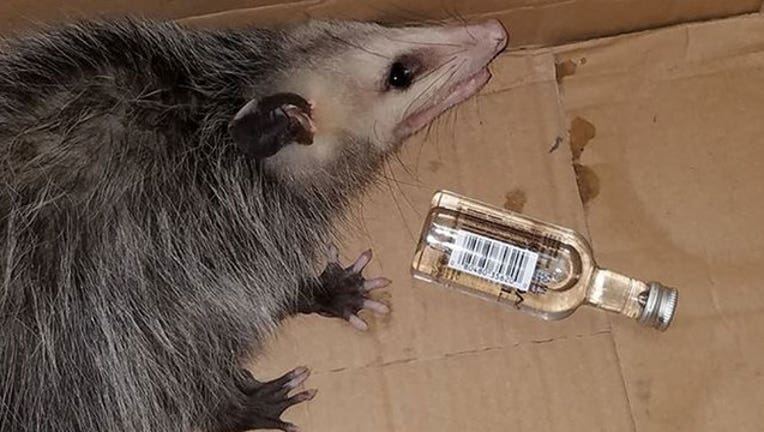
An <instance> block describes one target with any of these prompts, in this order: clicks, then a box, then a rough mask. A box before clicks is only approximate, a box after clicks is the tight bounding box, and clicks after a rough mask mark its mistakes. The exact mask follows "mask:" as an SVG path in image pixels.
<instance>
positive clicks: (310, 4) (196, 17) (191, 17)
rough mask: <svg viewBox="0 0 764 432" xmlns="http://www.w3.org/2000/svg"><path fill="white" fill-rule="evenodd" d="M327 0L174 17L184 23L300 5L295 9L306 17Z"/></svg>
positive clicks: (308, 0) (309, 0)
mask: <svg viewBox="0 0 764 432" xmlns="http://www.w3.org/2000/svg"><path fill="white" fill-rule="evenodd" d="M324 2H325V0H303V1H296V2H293V3H274V4H270V5H265V6H255V7H245V8H234V9H226V10H222V11H218V12H210V13H206V14H201V15H187V16H183V17H179V18H176V19H174V21H176V22H179V23H183V22H189V21H196V20H200V19H207V18H214V17H224V16H227V15H231V14H238V13H242V12H249V11H252V12H255V11H267V10H278V9H287V10H288V9H291V8H295V7H299V9H298V10H296V11H295V13H304V14H305V15H306V17H310V16H309V15H308V14H307V11H308V10H309V9H310V8H313V7H316V6H317V5H319V4H321V3H324Z"/></svg>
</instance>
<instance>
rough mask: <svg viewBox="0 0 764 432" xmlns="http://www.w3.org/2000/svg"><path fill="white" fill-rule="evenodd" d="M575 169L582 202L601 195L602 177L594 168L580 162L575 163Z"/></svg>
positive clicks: (584, 202)
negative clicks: (600, 177)
mask: <svg viewBox="0 0 764 432" xmlns="http://www.w3.org/2000/svg"><path fill="white" fill-rule="evenodd" d="M573 170H574V171H575V173H576V184H577V185H578V194H579V195H580V196H581V202H582V203H583V204H586V203H588V202H589V201H591V200H592V199H594V198H596V197H597V195H599V193H600V179H599V177H598V176H597V173H595V172H594V170H593V169H591V168H589V167H588V166H585V165H581V164H580V163H574V164H573Z"/></svg>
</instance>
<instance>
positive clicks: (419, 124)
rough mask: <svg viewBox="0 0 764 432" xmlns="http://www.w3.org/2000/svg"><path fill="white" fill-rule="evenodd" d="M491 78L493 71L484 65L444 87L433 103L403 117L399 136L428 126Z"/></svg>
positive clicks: (405, 135)
mask: <svg viewBox="0 0 764 432" xmlns="http://www.w3.org/2000/svg"><path fill="white" fill-rule="evenodd" d="M490 79H491V72H489V71H488V67H484V68H481V69H480V70H478V71H477V72H475V73H474V74H472V75H470V76H469V77H467V78H466V79H464V80H462V81H459V82H457V83H456V84H453V85H452V86H450V87H446V88H444V89H443V90H442V91H441V92H438V93H437V94H436V95H435V96H434V97H433V100H432V102H431V103H429V104H427V105H426V106H425V107H424V108H422V109H420V110H418V111H416V112H414V113H413V114H411V115H409V116H408V117H406V118H405V119H403V121H402V122H401V123H400V124H399V125H398V128H397V131H398V135H399V137H400V138H406V137H407V136H409V135H412V134H414V133H415V132H417V131H418V130H420V129H422V128H423V127H425V126H427V124H428V123H430V122H432V121H433V120H435V118H437V117H438V116H439V115H440V114H442V113H444V112H445V111H447V110H448V109H449V108H451V107H453V106H455V105H458V104H460V103H462V102H464V101H465V100H467V99H469V98H470V97H471V96H473V95H474V94H476V93H477V92H478V91H480V89H482V88H483V86H485V85H486V83H487V82H488V80H490Z"/></svg>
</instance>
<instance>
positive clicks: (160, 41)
mask: <svg viewBox="0 0 764 432" xmlns="http://www.w3.org/2000/svg"><path fill="white" fill-rule="evenodd" d="M321 25H323V26H331V25H337V24H328V23H327V24H314V26H316V28H320V26H321ZM340 30H341V29H340ZM301 32H302V33H301V34H300V36H299V38H298V37H295V36H294V35H293V34H290V33H288V32H287V31H281V30H251V31H246V32H225V33H223V32H202V31H187V30H183V29H181V28H179V27H177V26H175V25H172V24H155V23H148V22H142V21H135V20H121V21H112V22H108V23H81V24H78V25H72V26H68V27H66V28H63V29H59V30H50V31H47V32H45V33H43V34H39V35H35V36H31V37H26V38H20V39H17V40H8V41H6V42H5V44H4V45H3V46H2V48H0V50H1V52H0V329H2V335H1V337H0V367H1V368H2V369H0V404H1V405H0V414H2V416H1V417H0V431H1V432H37V431H46V432H47V431H51V432H53V431H60V432H78V431H127V432H131V431H154V432H169V431H190V430H192V429H194V428H199V427H202V428H204V427H205V425H207V424H212V423H213V419H214V416H215V411H214V407H216V406H218V404H220V403H223V402H224V401H225V399H226V395H228V394H230V393H231V392H232V391H234V390H232V388H231V387H232V380H231V378H230V376H229V374H230V373H233V369H234V368H235V365H236V364H237V361H238V360H239V359H240V358H242V356H246V355H248V354H251V353H253V352H257V350H258V347H259V341H261V340H262V338H263V337H265V336H267V335H268V333H269V332H271V330H273V329H274V327H275V325H276V324H277V322H278V320H279V319H280V317H282V316H284V315H285V313H286V311H289V310H291V309H292V308H293V305H292V303H294V302H295V301H296V298H297V290H298V287H299V286H300V285H301V284H303V283H305V282H306V281H305V280H301V279H304V278H306V277H311V276H310V275H314V274H315V269H314V268H313V266H314V265H315V264H314V263H315V262H316V261H317V260H316V258H317V255H318V254H319V253H321V251H322V250H323V249H322V247H323V245H325V244H326V242H327V241H329V240H331V238H332V223H333V222H336V218H337V217H341V216H342V214H343V209H344V208H345V206H346V204H347V203H348V201H349V200H351V199H353V197H354V196H355V195H356V194H357V193H358V192H359V191H360V190H361V189H362V187H363V186H364V185H365V184H367V183H368V182H370V181H372V179H373V178H374V177H373V173H374V172H376V168H377V166H378V165H379V164H380V163H381V161H382V157H383V156H382V154H381V152H380V151H379V150H377V149H375V148H374V147H373V146H371V145H370V144H369V143H367V142H365V141H363V140H355V139H354V138H353V137H350V136H347V137H344V139H345V141H346V142H344V143H343V146H342V150H341V151H342V154H341V155H339V156H338V157H335V158H334V159H333V161H334V162H333V163H332V164H330V165H328V166H326V167H325V169H322V170H317V171H316V172H314V173H313V174H312V176H311V182H301V183H299V184H298V183H296V182H289V181H282V182H279V180H278V179H276V176H275V175H269V174H268V173H267V171H263V170H262V169H261V167H258V166H256V165H255V164H254V163H250V162H246V161H244V160H243V159H241V158H240V157H238V155H237V154H236V153H235V149H234V146H233V144H232V143H230V142H229V138H228V136H227V134H226V126H227V123H228V121H229V120H230V119H231V118H232V117H233V116H234V114H235V113H236V110H237V109H238V108H239V107H241V106H243V105H244V104H245V103H246V102H247V98H246V97H249V96H251V95H252V94H253V93H254V94H257V92H258V91H260V89H262V88H263V86H266V85H268V80H269V79H271V78H272V77H273V74H274V71H275V70H289V69H290V68H291V67H293V66H294V65H292V64H291V61H292V60H290V59H292V58H300V60H301V61H302V60H304V58H305V56H306V55H307V54H306V53H308V52H312V53H313V54H314V55H320V54H321V53H320V51H324V50H332V49H337V48H334V47H336V46H337V45H339V44H341V42H339V41H332V39H331V38H330V37H329V36H326V35H324V32H323V31H318V30H316V31H307V30H305V29H302V30H301ZM294 52H299V53H303V54H302V55H299V56H295V55H293V53H294ZM157 89H159V90H157ZM245 95H247V96H246V97H245ZM338 179H342V181H338ZM277 183H278V184H277ZM285 221H292V223H288V224H287V223H285ZM294 222H298V223H294Z"/></svg>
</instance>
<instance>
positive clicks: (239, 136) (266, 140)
mask: <svg viewBox="0 0 764 432" xmlns="http://www.w3.org/2000/svg"><path fill="white" fill-rule="evenodd" d="M312 113H313V104H312V103H310V102H308V101H306V100H305V99H303V98H302V97H301V96H299V95H296V94H293V93H278V94H275V95H272V96H268V97H265V98H262V99H253V100H251V101H249V102H248V103H247V104H246V105H244V106H243V107H242V108H241V109H240V110H239V112H238V113H236V115H235V116H234V118H233V120H231V122H230V123H229V125H228V131H229V133H230V134H231V137H232V138H233V140H234V142H235V143H236V145H237V146H238V147H239V150H241V152H242V153H243V154H244V155H245V156H246V157H248V158H250V159H265V158H268V157H270V156H273V155H275V154H276V153H278V151H279V150H281V149H282V148H283V147H284V146H287V145H289V144H292V143H297V144H303V145H310V144H312V143H313V135H314V134H315V132H316V127H315V125H314V124H313V120H312V118H311V116H312Z"/></svg>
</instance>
